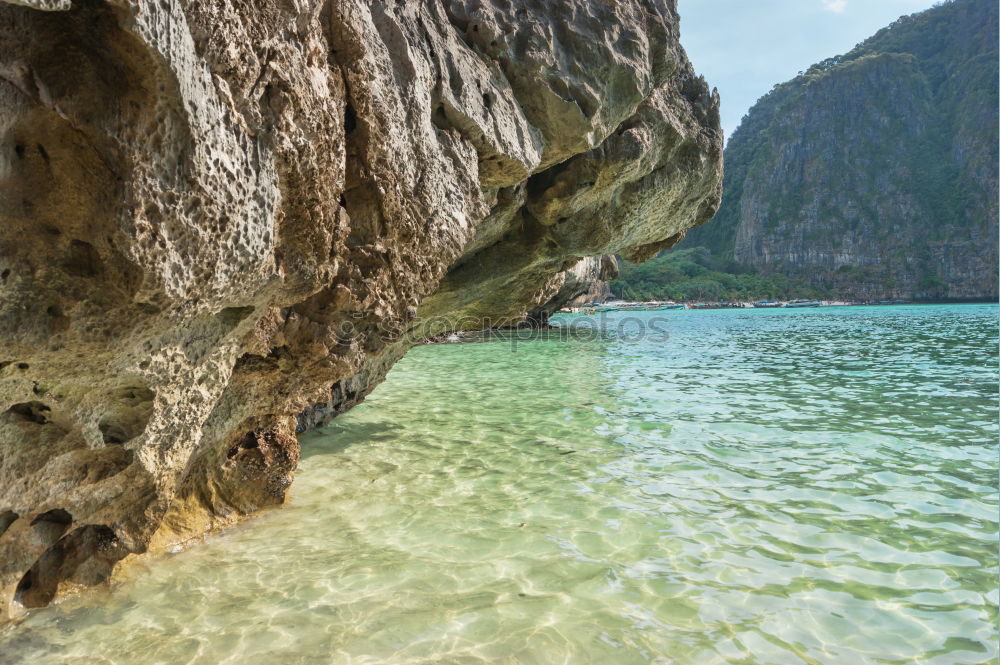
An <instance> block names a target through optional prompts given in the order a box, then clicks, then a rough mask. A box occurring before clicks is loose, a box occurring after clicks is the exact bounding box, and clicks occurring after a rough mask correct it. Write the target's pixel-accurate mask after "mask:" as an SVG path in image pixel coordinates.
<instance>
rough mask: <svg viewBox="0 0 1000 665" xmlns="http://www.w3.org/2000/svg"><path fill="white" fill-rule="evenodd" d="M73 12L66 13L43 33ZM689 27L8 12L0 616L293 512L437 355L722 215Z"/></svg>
mask: <svg viewBox="0 0 1000 665" xmlns="http://www.w3.org/2000/svg"><path fill="white" fill-rule="evenodd" d="M41 10H58V11H41ZM677 26H678V19H677V15H676V8H675V3H674V0H618V1H615V2H606V1H603V0H507V1H504V2H501V1H500V0H424V1H420V2H405V3H404V2H370V1H365V0H337V1H336V2H322V1H310V0H295V1H293V2H287V3H268V2H262V3H246V2H237V1H236V0H213V1H211V2H208V1H195V0H164V1H162V2H152V1H151V0H140V1H138V2H123V1H121V0H109V1H106V2H104V1H98V0H73V1H72V3H71V2H70V1H69V0H18V2H10V3H7V4H2V3H0V108H2V113H0V339H2V340H3V341H2V343H0V619H2V618H10V617H11V616H14V615H16V614H17V613H18V612H20V611H21V610H22V609H23V608H26V607H36V606H41V605H45V604H47V603H48V602H50V601H51V600H52V599H53V598H54V597H55V596H56V595H58V594H59V593H62V592H65V591H67V590H69V589H71V588H75V587H78V586H88V585H94V584H98V583H100V582H102V581H104V580H106V579H107V578H108V576H109V575H110V574H111V573H112V571H113V569H114V567H115V566H116V565H117V564H118V562H120V561H122V560H123V559H125V558H126V557H129V556H131V555H136V554H141V553H144V552H148V551H156V550H160V549H162V548H164V547H167V546H169V545H171V544H173V543H176V542H180V541H183V540H185V539H189V538H191V537H193V536H197V535H198V534H201V533H203V532H205V531H207V530H209V529H212V528H215V527H218V526H222V525H226V524H229V523H231V522H232V521H234V520H235V519H237V518H238V517H240V516H242V515H246V514H249V513H251V512H253V511H255V510H258V509H260V508H261V507H264V506H268V505H273V504H278V503H281V502H282V501H283V500H284V498H285V493H286V490H287V488H288V486H289V484H290V483H291V480H292V475H293V472H294V470H295V466H296V462H297V459H298V451H299V448H298V442H297V439H296V433H297V430H298V431H302V430H303V429H306V428H308V427H311V426H314V425H316V424H320V423H322V422H324V421H325V420H327V419H328V418H330V417H332V416H334V415H336V414H337V413H340V412H342V411H343V410H345V409H347V408H349V407H350V406H351V405H353V404H356V403H357V402H358V401H360V400H361V399H363V398H364V396H365V395H366V394H367V393H368V392H369V391H370V390H371V389H372V388H374V387H375V385H377V384H378V382H379V381H380V380H381V379H382V377H383V376H384V375H385V372H386V371H387V370H388V368H389V367H390V366H391V365H392V363H393V362H395V361H396V360H397V359H398V358H399V357H401V356H402V354H403V353H405V351H406V350H407V349H408V348H409V347H410V346H412V345H413V344H415V343H417V342H419V341H420V340H422V339H424V338H425V337H427V336H430V335H433V334H437V333H440V332H443V331H447V330H453V329H459V328H472V327H476V326H479V327H481V326H482V324H483V320H484V319H489V320H490V321H491V322H495V323H501V322H516V321H517V320H519V319H520V318H522V317H524V316H525V314H526V313H527V312H529V311H530V310H532V309H533V308H536V307H537V306H538V305H539V304H541V303H544V302H547V301H549V300H551V299H552V298H553V297H554V296H555V295H556V294H557V293H558V292H559V290H560V288H561V287H562V286H563V285H564V284H565V275H564V271H565V270H568V269H569V268H571V267H572V266H574V265H577V264H578V263H579V262H580V261H581V259H583V258H585V257H588V256H595V255H599V254H604V253H611V252H614V253H621V254H623V255H624V256H626V257H629V258H631V259H642V258H643V257H647V256H650V255H651V254H653V253H655V252H656V251H657V249H658V248H659V247H661V246H664V245H665V244H669V243H671V242H672V241H673V240H674V239H676V237H677V236H678V235H679V234H682V233H683V231H684V230H685V229H686V228H688V227H691V226H692V225H695V224H697V223H699V222H702V221H704V220H706V219H707V218H709V217H711V216H712V215H713V214H714V212H715V209H716V207H717V205H718V201H719V194H720V175H721V147H722V146H721V134H720V131H719V121H718V98H717V96H716V95H715V94H714V93H710V92H709V90H708V89H707V87H706V85H705V83H704V81H702V80H701V79H700V78H698V77H697V76H695V74H694V73H693V71H692V69H691V66H690V64H689V63H688V62H687V60H686V57H685V55H684V53H683V51H682V50H681V48H680V46H679V44H678V27H677Z"/></svg>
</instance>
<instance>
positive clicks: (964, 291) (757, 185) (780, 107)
mask: <svg viewBox="0 0 1000 665" xmlns="http://www.w3.org/2000/svg"><path fill="white" fill-rule="evenodd" d="M998 13H1000V12H998V5H997V3H996V2H995V1H994V0H953V1H951V2H945V3H939V4H937V5H936V6H934V7H933V8H931V9H928V10H927V11H924V12H921V13H919V14H914V15H911V16H906V17H902V18H900V19H899V20H898V21H896V22H894V23H893V24H892V25H891V26H889V27H887V28H885V29H883V30H880V31H879V32H878V33H877V34H875V35H874V36H872V37H871V38H869V39H867V40H865V41H864V42H862V43H861V44H859V45H858V46H857V47H856V48H855V49H853V50H852V51H850V52H849V53H846V54H844V55H841V56H837V57H834V58H830V59H828V60H825V61H823V62H821V63H818V64H816V65H814V66H813V67H811V68H810V69H809V70H808V71H806V72H805V73H803V74H801V75H800V76H797V77H796V78H794V79H792V80H791V81H788V82H786V83H782V84H780V85H778V86H775V88H774V89H773V90H772V91H771V92H770V93H769V94H768V95H766V96H764V97H763V98H761V99H760V101H758V102H757V104H756V105H755V106H754V107H753V108H752V109H750V111H749V112H748V113H747V115H746V117H745V118H744V120H743V123H742V124H741V125H740V127H739V129H737V130H736V132H735V133H734V134H733V136H732V137H731V139H730V141H729V143H728V145H727V148H726V164H727V167H726V183H725V189H726V196H725V201H724V202H723V204H722V206H721V208H720V211H719V215H718V217H717V218H716V219H715V221H713V222H712V223H711V224H707V225H705V226H703V227H701V228H699V229H696V230H695V231H693V232H692V233H691V234H689V235H688V239H687V240H686V241H685V245H686V246H688V247H697V246H699V245H702V246H705V247H708V248H710V249H712V251H713V252H715V253H716V254H719V255H723V256H729V257H732V258H734V259H736V260H737V261H739V262H740V263H744V264H747V265H750V266H753V267H755V268H757V269H759V270H761V271H762V272H765V273H766V272H775V273H779V274H783V275H787V276H789V277H792V278H794V279H797V280H803V281H806V282H808V283H810V284H812V285H814V286H817V287H820V288H821V289H823V290H825V291H828V292H830V293H831V294H832V295H834V296H835V297H838V298H845V299H858V300H882V299H892V298H903V299H907V300H911V299H912V300H946V299H956V300H966V299H988V300H996V299H997V296H998V281H997V270H998V262H997V256H998V238H1000V228H998V221H997V219H998V212H1000V210H998V206H997V184H998V180H1000V178H998V170H997V158H998V150H997V145H998V139H1000V135H998V131H997V112H998V103H997V78H998V73H1000V72H998V68H997V61H998V46H997V44H998V40H1000V37H998V28H997V26H998Z"/></svg>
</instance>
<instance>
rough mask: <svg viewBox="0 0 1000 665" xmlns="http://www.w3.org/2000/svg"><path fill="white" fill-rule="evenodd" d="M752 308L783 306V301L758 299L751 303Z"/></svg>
mask: <svg viewBox="0 0 1000 665" xmlns="http://www.w3.org/2000/svg"><path fill="white" fill-rule="evenodd" d="M753 306H754V308H755V309H756V308H765V309H766V308H769V307H784V306H785V303H783V302H781V301H780V300H759V301H757V302H755V303H754V304H753Z"/></svg>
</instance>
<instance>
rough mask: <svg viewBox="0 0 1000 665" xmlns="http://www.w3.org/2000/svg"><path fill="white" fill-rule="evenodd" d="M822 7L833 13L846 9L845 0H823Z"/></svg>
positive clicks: (841, 12) (839, 12) (842, 11)
mask: <svg viewBox="0 0 1000 665" xmlns="http://www.w3.org/2000/svg"><path fill="white" fill-rule="evenodd" d="M823 9H825V10H826V11H828V12H833V13H834V14H843V13H844V10H845V9H847V0H823Z"/></svg>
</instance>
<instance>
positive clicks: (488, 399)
mask: <svg viewBox="0 0 1000 665" xmlns="http://www.w3.org/2000/svg"><path fill="white" fill-rule="evenodd" d="M654 316H656V317H659V319H660V320H661V321H662V322H663V323H661V324H660V328H661V329H666V331H667V333H668V337H667V338H666V339H664V338H663V335H661V334H659V333H657V332H656V331H652V332H653V334H649V333H650V330H649V324H650V323H651V319H652V318H653V317H654ZM626 319H627V320H626ZM595 321H597V319H595V318H593V317H591V318H589V319H588V318H586V317H576V318H573V317H564V318H562V319H561V320H560V323H561V324H562V325H570V324H573V323H575V324H577V325H579V324H581V323H583V322H587V323H591V324H592V323H594V322H595ZM639 323H641V324H642V325H643V326H644V327H645V329H646V332H647V334H645V335H634V334H633V333H635V332H637V330H638V328H639ZM603 324H604V327H605V328H606V329H607V334H605V335H585V334H582V333H579V332H578V333H577V334H575V335H573V336H568V337H565V338H563V339H560V338H559V336H557V335H549V336H548V339H546V340H532V341H528V340H514V341H511V340H507V341H497V342H491V343H483V344H454V345H439V346H425V347H419V348H417V349H414V350H413V351H412V352H411V353H410V354H409V355H408V356H407V357H406V359H404V361H402V362H401V363H400V364H399V365H398V366H397V367H396V368H395V369H394V370H393V372H392V374H391V375H390V377H389V379H388V381H387V382H386V383H385V384H384V385H383V386H382V387H381V388H379V389H378V390H377V391H376V392H375V394H373V395H372V397H371V398H370V399H369V400H368V401H367V402H366V403H365V404H364V405H362V406H360V407H358V408H357V409H355V410H354V411H352V412H351V413H349V414H347V415H346V416H344V417H342V418H340V419H338V420H337V421H335V423H334V424H333V425H331V426H330V427H329V428H327V429H326V430H324V431H322V432H319V433H316V434H313V435H310V436H309V437H307V439H306V440H305V441H304V459H303V461H302V464H301V467H300V473H299V477H298V480H297V481H296V483H295V485H294V487H293V499H292V501H291V503H290V504H289V505H288V506H286V507H284V508H282V509H277V510H272V511H269V512H267V513H266V514H264V515H262V516H260V517H258V518H255V519H253V520H250V521H248V522H246V523H245V524H243V525H241V526H240V527H238V528H235V529H232V530H230V531H228V532H226V533H223V534H219V535H216V536H213V537H211V538H209V539H207V541H206V542H204V543H202V544H200V545H198V546H197V547H193V548H191V549H190V550H188V551H185V552H181V553H178V554H175V555H171V556H168V557H164V558H162V559H160V560H158V561H155V562H151V565H150V566H149V568H148V570H144V571H141V572H142V574H136V575H135V576H134V579H132V580H131V581H129V582H127V583H124V584H122V585H121V586H119V587H118V588H117V589H115V590H114V591H112V592H110V593H92V594H84V595H82V596H79V597H77V598H72V599H69V600H68V601H66V602H64V603H63V604H61V605H60V606H58V607H54V608H48V609H45V610H41V611H37V612H35V613H33V614H32V615H31V616H30V617H29V619H28V620H27V621H25V622H24V623H22V624H21V625H20V626H18V627H16V628H15V629H13V630H7V631H6V632H5V633H2V634H0V662H3V663H114V664H115V665H126V664H131V663H142V664H144V665H147V664H151V663H169V664H171V665H174V664H177V663H250V662H252V663H263V664H270V663H334V664H341V663H365V664H376V663H390V664H409V663H422V664H428V665H429V664H431V663H434V664H439V663H463V664H464V663H468V664H473V663H483V664H485V663H509V664H514V663H517V664H522V663H523V664H529V663H538V664H545V665H549V664H555V663H565V664H567V665H583V664H588V663H594V664H601V665H605V664H607V665H629V664H633V663H635V664H639V663H663V664H666V663H674V664H683V665H688V664H690V665H695V664H697V665H711V664H713V663H734V664H741V665H751V664H753V665H763V664H785V663H788V664H808V665H814V664H823V665H865V664H873V665H874V664H876V663H878V664H880V665H884V664H890V663H898V664H906V665H911V664H923V663H927V664H929V663H934V664H936V665H957V664H964V663H994V662H996V658H997V653H998V650H997V632H996V622H997V618H998V613H997V602H998V592H997V548H998V540H997V532H998V524H997V516H998V496H997V478H998V459H997V447H996V442H997V419H998V410H997V378H998V377H997V361H998V358H997V349H998V340H997V308H996V306H986V305H965V306H933V307H886V308H862V307H853V308H823V309H816V310H797V311H781V310H756V311H739V310H719V311H677V312H659V313H649V314H644V315H635V314H632V315H629V316H626V315H618V317H617V318H615V317H609V318H606V319H605V320H604V321H603ZM619 324H621V325H619Z"/></svg>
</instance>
